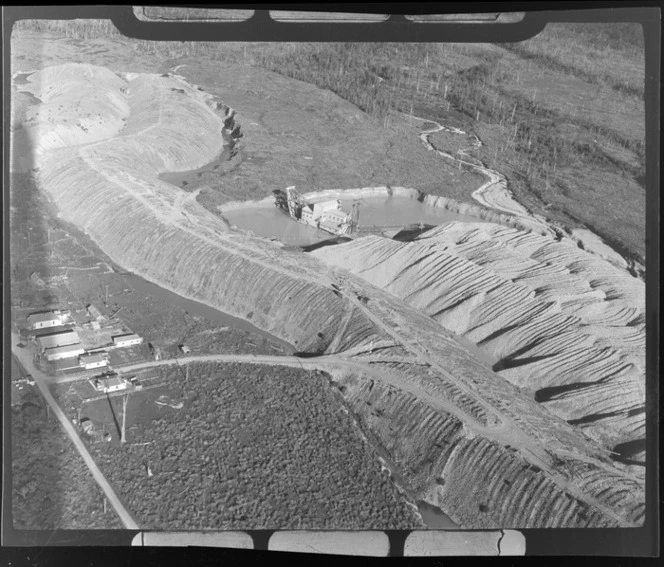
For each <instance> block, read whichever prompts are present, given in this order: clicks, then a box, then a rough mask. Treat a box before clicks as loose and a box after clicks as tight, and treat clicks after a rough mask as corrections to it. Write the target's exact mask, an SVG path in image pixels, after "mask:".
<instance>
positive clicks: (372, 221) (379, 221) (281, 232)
mask: <svg viewBox="0 0 664 567" xmlns="http://www.w3.org/2000/svg"><path fill="white" fill-rule="evenodd" d="M355 202H358V203H359V204H360V221H359V226H360V227H372V226H376V227H387V226H389V227H394V226H407V225H412V224H417V223H422V224H424V225H434V226H437V225H441V224H446V223H449V222H454V221H461V222H485V221H483V220H482V219H480V218H477V217H473V216H470V215H463V214H459V213H455V212H452V211H448V210H447V209H443V208H442V207H432V206H430V205H425V204H424V203H421V202H420V201H418V200H417V199H411V198H409V197H401V196H378V197H362V198H359V199H352V198H347V199H341V209H342V210H343V211H345V212H347V213H349V212H350V210H351V207H352V206H353V203H355ZM223 216H224V217H225V218H226V220H227V221H228V222H229V223H230V224H231V225H235V226H237V227H238V228H241V229H244V230H249V231H251V232H253V233H254V234H256V235H257V236H263V237H265V238H272V239H276V240H279V241H280V242H283V243H284V244H289V245H292V246H307V245H312V244H317V243H319V242H322V241H324V240H329V239H330V234H329V233H327V232H325V231H322V230H318V229H316V228H314V227H312V226H308V225H305V224H302V223H299V222H296V221H294V220H293V219H291V218H290V217H288V216H287V215H285V214H284V213H282V212H281V211H280V210H278V209H277V208H276V207H275V206H269V205H263V206H251V205H249V206H247V207H239V208H236V209H231V210H227V211H224V213H223Z"/></svg>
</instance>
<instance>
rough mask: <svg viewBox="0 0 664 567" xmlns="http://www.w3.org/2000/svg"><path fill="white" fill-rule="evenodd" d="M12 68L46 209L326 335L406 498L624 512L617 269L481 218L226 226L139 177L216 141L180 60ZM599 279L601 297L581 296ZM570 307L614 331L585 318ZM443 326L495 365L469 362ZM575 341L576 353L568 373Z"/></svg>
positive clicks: (631, 388)
mask: <svg viewBox="0 0 664 567" xmlns="http://www.w3.org/2000/svg"><path fill="white" fill-rule="evenodd" d="M22 87H23V88H24V89H26V90H30V91H31V92H32V93H33V94H34V95H35V96H37V98H39V99H40V100H41V101H42V104H41V105H38V106H37V107H36V108H35V110H34V112H32V114H31V115H30V117H29V123H27V124H25V125H24V127H23V128H22V132H20V130H21V128H19V129H17V130H16V131H15V134H16V135H19V134H20V135H23V136H27V138H28V139H30V140H31V141H32V147H33V152H34V161H35V166H36V167H37V168H38V169H37V171H36V181H37V183H38V185H39V187H40V188H41V189H42V190H43V191H44V192H45V194H46V195H48V196H49V197H50V198H51V199H52V200H53V201H54V203H55V204H56V205H57V207H58V209H59V211H60V214H61V216H62V217H63V218H64V219H65V220H66V221H68V222H70V223H72V224H74V225H76V226H78V227H80V228H81V229H82V230H84V231H85V232H86V233H88V234H89V235H90V236H91V237H92V238H93V239H94V240H95V241H96V242H97V244H98V245H99V246H100V248H101V249H102V250H103V251H104V252H105V253H107V254H108V255H109V256H110V257H111V258H113V259H114V260H115V261H116V262H117V263H118V264H120V265H121V266H123V267H125V268H126V269H128V270H131V271H133V272H135V273H137V274H139V275H141V276H143V277H145V278H146V279H149V280H151V281H154V282H155V283H157V284H159V285H161V286H163V287H165V288H168V289H171V290H174V291H176V292H177V293H180V294H182V295H184V296H186V297H190V298H193V299H196V300H198V301H202V302H205V303H208V304H209V305H211V306H214V307H216V308H218V309H221V310H223V311H225V312H228V313H230V314H233V315H235V316H238V317H242V318H245V319H248V320H251V321H252V322H253V323H254V324H255V325H256V326H258V327H260V328H262V329H264V330H266V331H269V332H271V333H273V334H275V335H277V336H279V337H281V338H282V339H284V340H286V341H289V342H290V343H291V344H293V345H295V347H296V349H297V350H298V351H300V352H308V353H311V354H324V353H327V354H334V353H339V354H341V355H342V356H343V360H344V361H345V363H344V365H343V366H337V367H335V366H334V364H333V363H332V362H330V363H329V372H330V374H331V375H332V376H333V379H334V381H335V383H336V385H337V387H339V389H340V390H341V391H342V392H343V395H344V397H345V399H346V401H347V403H348V405H349V407H350V408H351V409H352V411H353V414H354V416H355V417H356V419H357V422H358V424H359V426H360V427H362V429H363V431H364V432H365V434H366V435H367V438H368V439H369V440H370V441H371V442H372V444H373V445H374V447H375V448H376V450H377V451H378V452H379V453H380V454H381V455H382V456H383V457H384V459H385V460H386V461H387V462H388V464H389V465H390V467H391V469H392V470H393V471H394V473H395V475H398V478H399V479H400V480H399V482H400V483H401V485H402V486H403V487H404V489H405V490H406V491H407V493H408V495H409V496H410V497H411V498H422V499H425V500H427V501H428V502H431V503H433V504H435V505H439V506H441V507H442V508H443V510H444V511H445V512H446V513H447V514H448V515H450V516H451V517H452V518H453V519H454V520H455V521H456V522H458V523H459V524H460V525H462V526H464V527H473V528H491V527H494V528H495V527H502V528H507V527H516V528H525V527H554V526H559V527H561V526H565V527H600V526H602V527H612V526H636V525H640V524H641V523H642V521H643V517H644V502H645V498H644V492H643V479H642V475H639V474H637V473H638V471H637V472H635V471H634V470H633V468H630V467H624V466H622V465H621V464H620V463H616V462H615V461H614V460H613V459H612V458H611V456H610V454H609V452H608V451H607V449H606V446H607V440H608V445H611V444H614V443H618V442H621V441H623V440H626V439H633V438H634V437H635V436H636V437H638V436H640V435H642V429H643V426H642V417H639V416H640V414H639V413H638V411H636V410H637V409H638V408H640V407H641V405H642V399H643V396H642V391H641V390H640V389H639V387H642V382H639V380H638V376H637V375H639V372H641V371H640V368H639V366H638V361H639V360H640V357H641V351H642V341H641V339H640V338H639V334H638V331H639V329H640V325H641V324H642V316H641V315H639V313H638V311H639V310H640V309H642V304H641V303H639V297H640V296H639V293H640V292H639V291H638V290H637V291H636V292H634V293H633V295H631V294H632V291H633V290H632V291H630V290H631V288H630V286H629V285H626V284H625V286H624V287H621V285H622V283H621V281H622V280H617V279H615V277H616V274H614V273H612V272H610V271H601V270H600V271H596V272H593V273H594V275H593V276H590V275H589V274H590V271H592V270H595V268H596V267H590V268H588V270H590V271H584V270H586V268H587V265H586V264H584V261H585V260H584V259H583V258H581V257H578V255H577V252H576V251H572V250H571V249H570V250H558V249H557V248H555V247H554V248H551V247H550V246H548V243H549V241H546V242H544V241H542V242H535V241H533V240H532V237H529V236H528V235H524V234H520V233H518V232H515V231H514V230H512V229H509V230H507V231H506V232H504V233H503V232H501V230H503V231H504V230H505V229H504V227H496V226H495V225H487V227H486V228H483V229H482V230H485V231H487V230H488V231H489V233H487V234H488V236H486V237H484V236H482V233H481V231H480V232H478V233H475V232H473V230H478V229H473V227H463V226H458V225H457V226H455V225H453V226H452V228H450V229H448V230H450V231H451V232H449V233H445V232H444V230H443V229H439V230H438V231H433V232H432V233H429V234H426V235H423V236H422V237H421V238H419V239H418V240H417V241H416V242H413V243H396V242H392V241H389V240H386V239H380V238H372V237H368V238H366V239H364V238H363V239H358V240H356V241H354V242H352V243H349V244H347V245H343V246H337V247H327V248H325V249H321V250H320V251H317V252H316V253H315V254H313V255H307V254H302V253H295V252H289V251H287V250H284V249H282V248H281V247H280V245H278V244H275V243H272V242H269V241H266V240H263V239H260V238H254V237H250V236H246V235H242V234H239V233H236V232H234V231H231V230H229V229H228V227H227V226H226V225H224V223H223V222H222V221H221V220H220V219H218V218H217V217H215V216H214V215H213V214H211V213H209V212H208V211H206V210H205V209H204V208H203V207H202V206H201V205H200V204H199V203H198V202H197V201H196V200H195V194H194V198H192V194H187V193H185V192H184V191H182V190H179V189H178V188H176V187H174V186H171V185H169V184H167V183H164V182H161V181H160V180H158V179H157V176H158V175H159V174H160V173H162V172H165V171H171V172H174V171H184V170H191V169H195V168H198V167H201V166H202V165H204V164H206V163H209V162H210V161H212V160H214V159H215V158H216V156H217V155H218V154H219V152H220V150H221V147H222V143H223V140H222V136H221V130H222V128H223V127H224V119H225V115H224V114H223V113H220V112H219V110H218V108H219V105H218V101H215V100H214V99H213V98H212V97H210V96H209V95H207V94H206V93H204V92H202V91H201V90H199V89H197V88H195V87H193V86H192V85H189V84H187V82H186V81H184V80H183V79H182V78H180V77H178V76H174V75H165V76H164V75H127V76H119V75H117V74H115V73H113V72H111V71H109V70H107V69H104V68H101V67H94V66H91V65H64V66H60V67H53V68H47V69H45V70H43V71H39V72H36V73H33V74H32V75H30V77H29V79H28V84H27V85H22ZM92 94H94V99H91V100H94V101H97V103H96V104H92V103H90V102H89V99H87V98H86V97H89V96H91V95H92ZM72 114H77V115H78V118H77V119H76V120H75V119H74V116H72ZM35 132H36V133H38V134H37V135H35V134H34V133H35ZM491 231H495V232H493V233H492V232H491ZM510 231H511V232H510ZM483 246H485V247H486V248H487V250H486V251H483V248H482V247H483ZM496 246H497V247H496ZM501 246H503V247H504V249H503V248H501ZM494 247H496V249H495V250H494ZM485 252H486V253H487V254H488V255H486V256H485V254H484V253H485ZM501 254H503V255H507V256H510V254H512V255H514V254H516V257H517V258H524V259H525V260H523V262H520V263H519V262H516V261H512V260H504V261H503V263H505V264H509V265H510V269H513V270H516V271H515V272H514V273H510V274H509V277H508V275H507V274H506V273H503V274H502V275H501V273H500V270H498V271H497V272H496V271H493V269H492V266H493V267H495V266H496V265H499V264H500V262H501V260H500V257H501ZM507 256H506V257H507ZM344 258H345V259H344ZM484 258H487V259H486V261H485V260H483V259H484ZM510 258H511V256H510ZM563 265H564V266H566V268H565V269H563V268H560V266H563ZM519 270H520V271H519ZM556 270H558V271H559V273H556ZM561 273H562V274H564V275H565V277H564V278H560V277H559V276H560V274H561ZM584 278H585V280H584ZM517 280H518V282H517V283H515V281H517ZM584 281H585V283H584ZM588 282H590V283H589V285H590V288H588V286H587V285H586V284H588ZM501 286H502V288H501ZM529 286H530V287H529ZM556 286H557V287H556ZM381 288H382V289H381ZM600 292H601V293H600ZM602 293H603V294H604V295H605V297H604V299H602V301H604V300H605V299H608V298H615V299H616V303H612V302H610V301H606V304H607V305H606V306H605V305H604V304H603V303H602V304H601V306H598V300H599V299H598V298H599V297H600V295H601V294H602ZM554 297H558V299H552V298H554ZM563 297H564V299H560V298H563ZM621 302H623V303H624V305H622V306H621ZM515 306H519V308H518V309H517V308H516V307H515ZM547 318H550V320H549V319H547ZM579 321H584V325H586V326H589V327H592V329H593V330H594V329H595V328H597V329H600V328H602V329H604V328H605V327H606V321H614V322H615V324H614V326H615V327H616V328H618V329H622V328H623V327H624V326H625V323H629V325H627V326H628V328H629V331H616V332H617V333H620V332H623V333H624V336H622V337H620V338H619V339H617V338H616V336H617V335H615V334H612V333H609V332H607V333H605V334H604V335H602V336H598V335H599V334H600V333H599V331H597V333H594V332H593V333H588V332H584V331H583V329H581V327H583V325H581V324H580V323H579ZM445 326H448V327H450V328H452V329H453V330H454V331H456V332H459V333H462V334H465V335H467V336H468V337H470V338H471V339H472V340H474V341H478V342H480V343H481V344H483V346H485V347H486V348H487V349H488V350H490V351H492V352H494V353H496V354H497V356H498V358H500V361H501V363H502V366H499V367H496V368H495V369H492V368H491V367H490V366H489V365H487V364H486V363H483V362H481V361H479V360H478V359H477V358H476V357H474V356H473V355H472V354H471V353H469V352H468V351H467V350H466V349H465V348H463V347H461V346H460V345H459V343H458V342H457V341H456V340H454V338H453V337H452V336H451V335H450V333H449V332H448V331H447V330H446V328H445ZM522 327H525V330H522ZM548 327H551V328H552V329H554V331H553V332H552V333H547V328H548ZM632 331H634V333H632ZM533 333H536V335H533ZM575 333H576V334H575ZM529 336H533V337H534V336H537V337H538V338H537V340H528V339H527V337H529ZM592 337H594V339H593V338H592ZM577 341H581V342H577ZM584 341H585V342H584ZM580 344H582V345H584V349H582V351H583V352H577V351H578V347H579V345H580ZM621 344H626V345H629V346H628V347H626V348H622V349H621V347H620V345H621ZM585 347H587V348H585ZM568 348H576V349H577V350H575V351H571V352H574V354H573V355H571V357H570V358H571V360H566V359H565V352H567V349H568ZM603 351H611V352H612V353H613V354H611V356H608V358H605V360H607V361H609V362H607V365H608V366H607V368H606V369H604V370H602V368H601V365H599V366H594V365H595V364H599V362H597V363H596V362H595V361H598V360H600V359H601V358H602V357H601V356H600V355H599V354H598V352H603ZM584 353H585V354H584ZM581 356H584V357H585V358H583V359H581V358H578V357H581ZM556 357H558V358H556ZM558 360H559V362H558ZM575 360H578V361H579V364H580V365H582V366H583V367H585V368H588V371H587V372H586V373H585V378H584V379H583V380H581V379H580V378H579V376H580V375H579V374H578V373H577V374H575V370H574V364H575ZM518 361H522V362H523V364H519V363H518ZM524 361H525V362H524ZM547 361H548V362H549V363H552V364H553V365H551V364H549V366H547ZM515 362H517V363H515ZM557 365H560V366H557ZM528 366H529V367H528ZM556 367H558V368H559V369H560V370H559V371H556ZM531 377H532V378H531ZM581 382H583V383H582V384H580V383H581ZM579 384H580V385H579ZM570 385H575V387H574V388H569V389H566V388H568V387H569V386H570ZM517 386H518V387H517ZM576 386H578V388H577V387H576ZM547 388H548V389H549V390H548V391H547ZM556 388H558V389H556ZM593 388H594V392H593V390H592V389H593ZM551 389H553V390H551ZM584 390H585V391H584ZM618 391H620V392H623V393H621V395H620V396H616V395H615V394H616V393H617V392H618ZM547 392H548V393H547ZM589 394H590V395H589ZM538 396H539V397H538ZM574 396H577V397H574ZM536 398H537V399H536ZM581 400H582V401H581ZM588 400H593V403H595V404H596V405H597V407H596V408H593V409H591V410H587V409H586V405H585V404H587V403H589V402H588ZM540 401H542V403H539V402H540ZM579 401H581V402H580V403H579ZM589 412H591V413H592V414H593V415H595V414H599V415H602V414H606V413H607V412H608V414H609V416H607V417H606V419H605V418H596V419H587V420H585V421H584V423H583V427H584V428H585V433H588V435H586V434H585V433H584V432H583V431H582V430H581V429H580V428H579V427H573V426H572V425H570V423H568V421H567V420H569V419H582V418H583V417H588V413H589ZM591 434H592V435H591ZM600 441H601V443H600Z"/></svg>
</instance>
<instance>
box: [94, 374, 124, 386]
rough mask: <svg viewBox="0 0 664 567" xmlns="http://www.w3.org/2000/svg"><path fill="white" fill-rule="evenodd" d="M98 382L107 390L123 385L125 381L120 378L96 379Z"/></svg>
mask: <svg viewBox="0 0 664 567" xmlns="http://www.w3.org/2000/svg"><path fill="white" fill-rule="evenodd" d="M98 380H99V382H100V383H101V384H102V385H103V386H104V387H106V388H109V387H111V386H121V385H122V384H125V383H126V382H125V380H123V379H122V378H120V376H111V377H109V378H105V377H104V378H98Z"/></svg>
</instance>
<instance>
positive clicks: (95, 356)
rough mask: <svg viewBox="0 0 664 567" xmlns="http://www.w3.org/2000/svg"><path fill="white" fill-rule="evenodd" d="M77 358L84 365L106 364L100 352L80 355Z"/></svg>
mask: <svg viewBox="0 0 664 567" xmlns="http://www.w3.org/2000/svg"><path fill="white" fill-rule="evenodd" d="M79 358H80V359H81V360H82V361H83V362H86V363H90V362H106V359H105V358H104V357H103V356H102V354H101V353H100V352H94V353H86V354H82V355H81V356H80V357H79Z"/></svg>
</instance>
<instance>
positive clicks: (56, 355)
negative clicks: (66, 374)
mask: <svg viewBox="0 0 664 567" xmlns="http://www.w3.org/2000/svg"><path fill="white" fill-rule="evenodd" d="M84 352H85V349H84V348H83V345H81V344H80V343H76V344H73V345H65V346H59V347H53V348H49V349H46V351H45V353H44V354H45V355H46V360H51V361H52V360H61V359H63V358H75V357H77V356H79V355H81V354H83V353H84Z"/></svg>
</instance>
